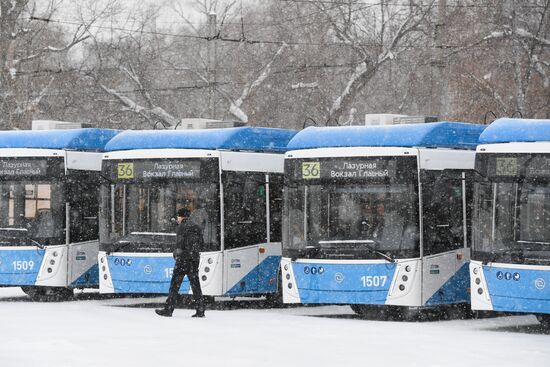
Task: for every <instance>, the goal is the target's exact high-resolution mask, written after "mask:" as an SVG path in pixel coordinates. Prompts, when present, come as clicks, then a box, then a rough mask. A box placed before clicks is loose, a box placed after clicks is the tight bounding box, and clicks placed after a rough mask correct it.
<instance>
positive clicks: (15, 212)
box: [0, 181, 65, 246]
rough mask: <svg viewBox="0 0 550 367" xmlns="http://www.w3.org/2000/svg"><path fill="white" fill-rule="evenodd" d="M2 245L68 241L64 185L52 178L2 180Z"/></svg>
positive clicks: (44, 243)
mask: <svg viewBox="0 0 550 367" xmlns="http://www.w3.org/2000/svg"><path fill="white" fill-rule="evenodd" d="M0 193H1V195H0V246H8V245H15V246H16V245H19V246H21V245H27V244H28V243H27V242H28V241H27V240H28V239H33V240H34V241H37V242H38V243H40V244H42V245H54V244H60V243H63V242H64V241H65V235H64V232H63V230H64V226H65V225H64V223H65V222H64V219H65V213H64V212H65V207H64V205H63V202H64V201H63V197H62V196H63V186H62V184H61V183H50V182H32V181H28V182H16V181H14V182H10V181H8V182H3V183H2V184H0Z"/></svg>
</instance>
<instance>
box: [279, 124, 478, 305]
mask: <svg viewBox="0 0 550 367" xmlns="http://www.w3.org/2000/svg"><path fill="white" fill-rule="evenodd" d="M482 130H483V127H482V126H479V125H474V124H468V123H453V122H436V123H425V124H409V125H391V126H363V127H355V126H353V127H310V128H307V129H305V130H302V131H301V132H299V133H298V134H297V135H296V136H295V137H294V138H293V139H292V140H291V141H290V143H289V144H288V149H289V151H288V152H287V153H286V155H285V179H286V187H287V192H286V195H285V214H284V219H285V220H284V221H283V259H282V261H281V266H282V275H283V299H284V302H285V303H303V304H349V305H351V306H352V308H353V310H354V311H355V312H357V313H359V314H363V313H366V312H367V311H368V310H371V309H372V308H373V307H371V306H369V305H385V306H386V307H384V308H383V309H384V311H390V310H391V311H392V312H390V313H389V314H391V313H393V311H403V310H404V308H402V307H390V306H409V307H420V306H438V305H449V304H457V303H463V302H469V298H470V297H469V294H468V288H469V272H468V261H469V258H470V248H469V236H468V216H469V205H468V203H469V202H470V200H471V190H470V185H469V184H468V177H469V172H470V171H472V170H473V168H474V155H475V147H476V144H477V139H478V136H479V134H480V133H481V131H482Z"/></svg>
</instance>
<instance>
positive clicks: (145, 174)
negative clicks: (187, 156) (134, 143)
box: [115, 160, 201, 180]
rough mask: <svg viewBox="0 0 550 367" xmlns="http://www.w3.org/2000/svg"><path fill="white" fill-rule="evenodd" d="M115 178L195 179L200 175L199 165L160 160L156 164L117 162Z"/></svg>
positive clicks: (180, 161)
mask: <svg viewBox="0 0 550 367" xmlns="http://www.w3.org/2000/svg"><path fill="white" fill-rule="evenodd" d="M115 169H116V172H115V175H116V176H115V177H116V178H117V179H120V180H125V179H140V178H143V179H162V178H174V179H177V178H180V179H196V178H199V177H200V175H201V163H200V162H198V161H185V160H177V161H175V160H162V161H160V160H159V161H158V162H153V161H140V160H135V161H131V162H118V163H117V164H116V166H115Z"/></svg>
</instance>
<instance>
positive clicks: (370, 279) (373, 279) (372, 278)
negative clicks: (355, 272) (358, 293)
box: [361, 275, 388, 287]
mask: <svg viewBox="0 0 550 367" xmlns="http://www.w3.org/2000/svg"><path fill="white" fill-rule="evenodd" d="M387 280H388V277H387V276H386V275H363V276H362V277H361V282H363V287H383V286H384V285H385V284H386V281H387Z"/></svg>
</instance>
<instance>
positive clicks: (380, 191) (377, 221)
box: [284, 160, 419, 259]
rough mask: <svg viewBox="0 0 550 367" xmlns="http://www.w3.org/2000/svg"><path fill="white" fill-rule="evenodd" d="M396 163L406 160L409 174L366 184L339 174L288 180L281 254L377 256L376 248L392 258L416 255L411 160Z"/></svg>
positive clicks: (413, 163)
mask: <svg viewBox="0 0 550 367" xmlns="http://www.w3.org/2000/svg"><path fill="white" fill-rule="evenodd" d="M402 163H410V164H412V166H411V167H409V168H412V171H411V172H412V174H407V175H399V174H395V175H390V177H385V178H383V179H380V178H379V177H376V178H375V179H369V180H367V182H365V180H364V179H362V180H349V179H344V180H342V179H341V178H340V177H338V179H333V180H318V181H312V180H302V181H294V182H293V181H290V182H289V185H288V186H289V187H288V189H287V191H286V195H287V198H286V199H287V200H285V203H287V215H286V219H287V220H286V222H285V223H284V233H285V236H286V237H285V239H284V246H285V249H284V250H285V253H286V255H285V256H290V257H315V258H363V259H375V258H376V259H379V258H381V255H380V252H382V253H383V254H388V255H390V256H391V257H394V258H395V257H400V258H403V257H414V256H418V255H419V240H418V237H419V235H418V232H419V231H418V228H419V224H418V195H417V183H416V180H415V179H414V177H415V175H414V173H415V172H416V160H410V161H408V160H407V161H404V162H402ZM331 164H333V163H331ZM398 166H399V165H398ZM320 167H321V169H322V164H321V165H320ZM398 171H399V170H397V172H398ZM409 173H410V172H409ZM349 175H350V174H346V176H349ZM335 176H338V175H335ZM371 178H372V177H371ZM359 181H363V182H359Z"/></svg>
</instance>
